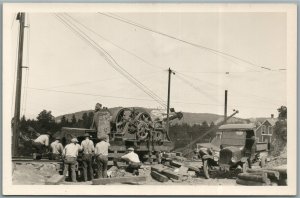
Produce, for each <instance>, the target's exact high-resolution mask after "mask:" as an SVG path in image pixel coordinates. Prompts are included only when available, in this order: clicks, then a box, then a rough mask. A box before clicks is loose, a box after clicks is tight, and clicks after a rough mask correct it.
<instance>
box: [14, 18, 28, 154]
mask: <svg viewBox="0 0 300 198" xmlns="http://www.w3.org/2000/svg"><path fill="white" fill-rule="evenodd" d="M16 20H18V21H19V23H20V31H19V49H18V65H17V83H16V98H15V114H14V118H13V150H12V151H13V156H16V155H17V151H18V145H19V125H20V105H21V88H22V67H23V44H24V28H25V13H24V12H19V13H18V15H17V18H16Z"/></svg>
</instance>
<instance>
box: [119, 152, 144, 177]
mask: <svg viewBox="0 0 300 198" xmlns="http://www.w3.org/2000/svg"><path fill="white" fill-rule="evenodd" d="M127 151H128V153H127V154H126V155H123V156H122V157H121V159H122V160H124V161H126V162H128V163H129V165H128V167H127V168H126V170H127V171H128V172H131V173H133V174H134V175H138V174H139V172H138V169H139V168H140V166H141V161H140V159H139V156H138V154H136V153H135V152H134V149H133V148H131V147H130V148H128V149H127Z"/></svg>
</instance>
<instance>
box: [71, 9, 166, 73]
mask: <svg viewBox="0 0 300 198" xmlns="http://www.w3.org/2000/svg"><path fill="white" fill-rule="evenodd" d="M66 15H67V16H69V17H70V18H71V19H72V20H73V21H75V22H77V23H78V24H80V25H81V26H82V27H84V28H85V29H87V30H89V31H90V32H92V33H94V34H95V35H97V36H98V37H100V38H101V39H103V40H105V41H106V42H108V43H110V44H111V45H113V46H115V47H117V48H119V49H121V50H123V51H124V52H126V53H128V54H130V55H132V56H134V57H135V58H137V59H139V60H141V61H142V62H144V63H146V64H147V65H149V66H151V67H155V68H157V67H159V68H161V69H164V68H163V67H161V66H158V65H154V64H152V63H150V62H149V61H147V60H145V59H143V58H141V57H140V56H138V55H136V54H134V53H133V52H131V51H129V50H126V49H125V48H123V47H121V46H119V45H117V44H115V43H114V42H112V41H110V40H109V39H107V38H105V37H103V36H102V35H100V34H99V33H98V32H96V31H94V30H93V29H91V28H89V27H87V26H86V25H84V24H82V23H81V22H79V21H78V20H77V19H75V18H74V17H72V16H70V15H69V14H66Z"/></svg>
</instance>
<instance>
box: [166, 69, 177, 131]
mask: <svg viewBox="0 0 300 198" xmlns="http://www.w3.org/2000/svg"><path fill="white" fill-rule="evenodd" d="M168 71H169V72H168V73H169V78H168V104H167V134H168V135H169V128H170V123H169V121H170V118H169V114H170V92H171V74H175V72H173V71H172V70H171V68H169V70H168Z"/></svg>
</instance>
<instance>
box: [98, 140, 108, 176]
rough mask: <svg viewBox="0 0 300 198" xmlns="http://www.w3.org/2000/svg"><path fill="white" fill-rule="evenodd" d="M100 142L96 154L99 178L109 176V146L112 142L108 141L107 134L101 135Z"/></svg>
mask: <svg viewBox="0 0 300 198" xmlns="http://www.w3.org/2000/svg"><path fill="white" fill-rule="evenodd" d="M99 140H100V142H98V143H97V144H96V147H95V156H96V161H97V165H98V174H97V175H98V178H106V177H107V162H108V147H109V146H110V144H109V143H108V142H106V135H103V136H100V138H99Z"/></svg>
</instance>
